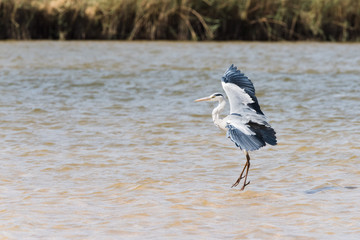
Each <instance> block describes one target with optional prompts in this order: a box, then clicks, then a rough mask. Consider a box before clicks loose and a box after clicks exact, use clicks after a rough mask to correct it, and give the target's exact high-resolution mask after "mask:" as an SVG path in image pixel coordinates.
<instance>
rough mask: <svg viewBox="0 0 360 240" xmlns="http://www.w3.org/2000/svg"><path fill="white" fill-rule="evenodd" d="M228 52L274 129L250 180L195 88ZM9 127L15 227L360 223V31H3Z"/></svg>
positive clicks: (168, 232) (110, 234)
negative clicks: (351, 40) (145, 37)
mask: <svg viewBox="0 0 360 240" xmlns="http://www.w3.org/2000/svg"><path fill="white" fill-rule="evenodd" d="M232 63H234V64H235V65H237V66H238V67H239V68H240V69H241V70H242V71H244V72H245V73H246V75H248V76H249V77H250V79H252V81H253V83H254V85H255V88H256V92H257V96H258V100H259V102H260V105H261V107H262V110H263V111H264V112H265V114H266V115H267V116H268V119H269V122H270V123H271V124H272V126H273V127H274V128H275V130H276V132H277V137H278V145H277V146H275V147H272V146H271V147H265V148H262V149H261V150H259V151H256V152H253V153H251V158H252V165H251V169H250V173H249V180H250V181H251V184H250V185H249V186H247V188H246V190H245V191H244V192H241V191H239V188H233V189H232V188H230V187H231V185H232V184H233V183H234V182H235V180H236V179H237V177H238V175H239V173H240V171H241V169H242V167H243V164H244V163H245V157H244V155H243V153H242V152H241V151H240V150H239V149H237V148H236V147H235V145H234V144H233V143H232V142H231V141H230V140H229V139H227V138H226V137H225V134H224V133H222V132H221V131H220V130H218V129H216V127H215V126H214V125H213V123H212V119H211V111H212V108H213V107H214V105H213V104H211V103H194V102H193V100H194V99H196V98H200V97H205V96H208V95H210V94H211V93H214V92H223V91H222V89H221V83H220V79H221V76H222V74H223V73H224V71H225V70H226V69H227V68H228V67H229V66H230V65H231V64H232ZM227 111H228V110H226V112H224V113H225V114H227ZM0 128H1V132H0V143H1V151H0V160H1V165H2V167H1V169H0V215H1V218H0V236H1V238H3V239H49V238H52V239H359V238H360V216H359V212H360V205H359V199H360V182H359V179H360V161H359V160H360V145H359V139H360V45H359V44H332V43H240V42H232V43H222V42H218V43H181V42H180V43H179V42H47V41H45V42H44V41H39V42H11V41H10V42H1V43H0Z"/></svg>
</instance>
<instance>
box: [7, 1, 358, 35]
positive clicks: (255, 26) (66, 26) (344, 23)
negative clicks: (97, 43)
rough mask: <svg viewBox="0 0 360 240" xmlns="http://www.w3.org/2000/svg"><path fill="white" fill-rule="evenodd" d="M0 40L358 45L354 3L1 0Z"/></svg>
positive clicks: (356, 16)
mask: <svg viewBox="0 0 360 240" xmlns="http://www.w3.org/2000/svg"><path fill="white" fill-rule="evenodd" d="M0 39H61V40H66V39H127V40H133V39H147V40H159V39H163V40H264V41H266V40H270V41H277V40H320V41H360V1H358V0H356V1H354V0H297V1H293V0H227V1H223V0H192V1H191V0H0Z"/></svg>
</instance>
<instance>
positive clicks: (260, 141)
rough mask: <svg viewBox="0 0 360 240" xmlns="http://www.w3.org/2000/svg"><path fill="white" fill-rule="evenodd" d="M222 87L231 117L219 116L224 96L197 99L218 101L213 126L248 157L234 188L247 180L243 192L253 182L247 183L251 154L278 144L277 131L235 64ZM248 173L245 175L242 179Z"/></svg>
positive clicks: (217, 95)
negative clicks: (226, 97)
mask: <svg viewBox="0 0 360 240" xmlns="http://www.w3.org/2000/svg"><path fill="white" fill-rule="evenodd" d="M222 87H223V89H224V90H225V92H226V94H227V96H228V98H229V103H230V114H229V115H228V116H226V117H225V118H223V119H221V118H220V113H221V111H222V110H223V109H224V107H225V105H226V101H225V98H224V96H223V95H222V94H220V93H214V94H212V95H210V96H209V97H205V98H201V99H197V100H196V101H197V102H200V101H218V102H219V105H218V106H217V107H215V108H214V110H213V111H212V118H213V121H214V124H215V125H216V126H217V127H218V128H220V129H222V130H224V131H225V132H226V135H227V137H229V138H230V139H231V141H233V142H234V143H235V145H236V146H237V147H239V148H240V149H241V150H243V151H244V153H245V155H246V160H247V161H246V164H245V166H244V168H243V170H242V172H241V174H240V177H239V178H238V179H237V181H236V182H235V183H234V185H233V187H234V186H237V185H238V184H239V182H240V180H241V179H242V178H245V181H244V184H243V187H242V189H241V190H243V189H244V188H245V186H246V185H248V184H249V183H250V182H246V179H247V175H248V171H249V168H250V156H249V153H248V152H249V151H254V150H257V149H259V148H261V147H263V146H265V145H266V144H270V145H276V144H277V141H276V136H275V131H274V129H273V128H272V127H271V126H270V124H269V123H268V122H267V119H266V117H265V115H264V113H263V112H262V111H261V109H260V106H259V103H258V100H257V98H256V96H255V88H254V86H253V84H252V82H251V81H250V79H248V78H247V77H246V76H245V75H244V74H243V73H241V72H240V71H239V70H237V68H236V67H234V66H233V65H231V66H230V68H229V69H228V70H227V71H226V72H225V74H224V76H223V77H222ZM245 170H246V173H245V176H244V177H243V174H244V172H245Z"/></svg>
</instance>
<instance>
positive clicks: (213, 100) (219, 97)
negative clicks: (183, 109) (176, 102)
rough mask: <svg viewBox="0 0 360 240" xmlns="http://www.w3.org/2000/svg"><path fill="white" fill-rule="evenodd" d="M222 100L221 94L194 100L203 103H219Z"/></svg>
mask: <svg viewBox="0 0 360 240" xmlns="http://www.w3.org/2000/svg"><path fill="white" fill-rule="evenodd" d="M223 99H224V96H223V95H222V94H221V93H213V94H211V95H210V96H208V97H204V98H199V99H196V100H195V102H203V101H209V102H215V101H219V102H220V101H221V100H223Z"/></svg>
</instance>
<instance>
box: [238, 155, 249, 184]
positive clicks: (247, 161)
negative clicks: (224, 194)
mask: <svg viewBox="0 0 360 240" xmlns="http://www.w3.org/2000/svg"><path fill="white" fill-rule="evenodd" d="M245 154H246V165H247V169H246V173H245V180H244V185H243V186H242V188H241V189H240V191H242V190H244V189H245V187H246V186H247V185H249V184H250V181H249V182H246V180H247V176H248V173H249V169H250V156H249V153H248V152H245Z"/></svg>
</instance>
